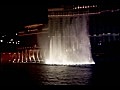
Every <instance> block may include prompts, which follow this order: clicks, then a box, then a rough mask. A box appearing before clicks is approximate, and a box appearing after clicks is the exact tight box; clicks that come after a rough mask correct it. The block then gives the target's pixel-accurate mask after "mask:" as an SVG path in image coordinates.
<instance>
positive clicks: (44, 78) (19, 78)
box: [0, 62, 120, 86]
mask: <svg viewBox="0 0 120 90" xmlns="http://www.w3.org/2000/svg"><path fill="white" fill-rule="evenodd" d="M119 68H120V65H119V63H118V62H117V63H115V62H109V63H96V64H95V65H81V66H55V65H54V66H51V65H40V64H6V65H1V71H0V73H1V77H0V81H1V85H2V86H40V85H119V83H118V82H119V81H120V74H119V72H120V70H119Z"/></svg>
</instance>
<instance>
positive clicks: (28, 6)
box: [0, 0, 120, 32]
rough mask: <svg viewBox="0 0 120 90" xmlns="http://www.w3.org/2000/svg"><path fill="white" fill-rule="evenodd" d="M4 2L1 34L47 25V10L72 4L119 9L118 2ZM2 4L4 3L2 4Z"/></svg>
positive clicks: (106, 0)
mask: <svg viewBox="0 0 120 90" xmlns="http://www.w3.org/2000/svg"><path fill="white" fill-rule="evenodd" d="M44 1H45V2H43V1H41V2H40V1H29V2H23V1H22V2H19V1H16V2H15V1H14V2H11V1H10V2H7V3H6V2H4V3H3V6H2V7H1V9H2V10H1V21H0V22H1V24H2V27H1V30H0V31H1V32H11V31H12V32H16V31H19V30H21V29H22V28H23V26H25V25H29V24H34V23H47V15H48V13H47V8H48V7H59V6H61V5H72V4H80V5H87V4H98V5H100V6H101V8H103V9H104V8H115V7H116V8H118V7H119V5H120V3H119V2H118V0H110V1H109V0H44ZM1 4H2V3H1Z"/></svg>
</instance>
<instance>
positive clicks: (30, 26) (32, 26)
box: [25, 24, 43, 28]
mask: <svg viewBox="0 0 120 90" xmlns="http://www.w3.org/2000/svg"><path fill="white" fill-rule="evenodd" d="M42 25H43V24H33V25H28V26H25V28H36V27H38V26H42Z"/></svg>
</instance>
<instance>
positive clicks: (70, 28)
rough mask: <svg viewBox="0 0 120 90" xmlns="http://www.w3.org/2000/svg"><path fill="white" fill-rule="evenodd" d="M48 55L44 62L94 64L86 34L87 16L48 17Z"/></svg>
mask: <svg viewBox="0 0 120 90" xmlns="http://www.w3.org/2000/svg"><path fill="white" fill-rule="evenodd" d="M48 31H49V40H50V44H49V57H47V58H46V60H45V63H46V64H63V65H66V64H67V65H76V64H94V61H93V59H92V57H91V45H90V40H89V36H88V16H87V15H81V16H75V17H74V16H73V17H49V21H48Z"/></svg>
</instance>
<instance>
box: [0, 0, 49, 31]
mask: <svg viewBox="0 0 120 90" xmlns="http://www.w3.org/2000/svg"><path fill="white" fill-rule="evenodd" d="M1 23H2V28H1V30H0V31H1V32H2V31H3V32H9V31H12V32H16V30H18V29H22V27H23V26H25V25H29V24H34V23H35V24H36V23H47V4H46V3H44V2H28V3H27V2H14V3H11V2H10V4H5V5H4V7H2V17H1Z"/></svg>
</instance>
